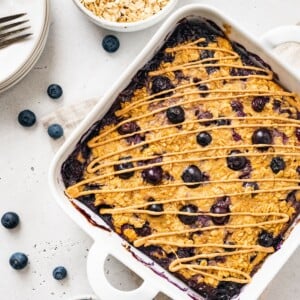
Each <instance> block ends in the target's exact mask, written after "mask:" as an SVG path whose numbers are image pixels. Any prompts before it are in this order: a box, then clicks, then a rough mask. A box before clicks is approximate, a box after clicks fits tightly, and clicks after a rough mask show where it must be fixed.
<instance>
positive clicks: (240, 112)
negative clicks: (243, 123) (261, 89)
mask: <svg viewBox="0 0 300 300" xmlns="http://www.w3.org/2000/svg"><path fill="white" fill-rule="evenodd" d="M230 105H231V108H232V110H233V111H234V112H236V113H237V116H238V117H245V116H246V114H245V112H244V105H243V103H242V102H241V101H238V100H232V101H231V103H230Z"/></svg>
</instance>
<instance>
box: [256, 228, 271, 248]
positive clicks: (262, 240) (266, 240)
mask: <svg viewBox="0 0 300 300" xmlns="http://www.w3.org/2000/svg"><path fill="white" fill-rule="evenodd" d="M273 241H274V239H273V235H272V233H270V232H268V231H265V230H263V231H262V232H261V233H260V234H259V236H258V243H259V245H261V246H263V247H271V246H272V245H273Z"/></svg>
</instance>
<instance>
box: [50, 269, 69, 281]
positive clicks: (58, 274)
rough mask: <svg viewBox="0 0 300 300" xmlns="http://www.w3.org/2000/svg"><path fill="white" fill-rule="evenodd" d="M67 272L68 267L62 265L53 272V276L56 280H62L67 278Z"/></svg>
mask: <svg viewBox="0 0 300 300" xmlns="http://www.w3.org/2000/svg"><path fill="white" fill-rule="evenodd" d="M67 274H68V273H67V270H66V268H65V267H62V266H59V267H56V268H55V269H54V270H53V272H52V275H53V278H54V279H56V280H62V279H64V278H66V277H67Z"/></svg>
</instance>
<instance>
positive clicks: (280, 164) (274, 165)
mask: <svg viewBox="0 0 300 300" xmlns="http://www.w3.org/2000/svg"><path fill="white" fill-rule="evenodd" d="M270 167H271V169H272V171H273V173H274V174H277V173H279V172H280V171H282V170H284V169H285V162H284V160H283V159H282V158H281V157H278V156H277V157H273V158H272V161H271V163H270Z"/></svg>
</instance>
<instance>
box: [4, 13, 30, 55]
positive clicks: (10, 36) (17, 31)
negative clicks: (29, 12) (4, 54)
mask: <svg viewBox="0 0 300 300" xmlns="http://www.w3.org/2000/svg"><path fill="white" fill-rule="evenodd" d="M25 15H26V13H21V14H15V15H11V16H7V17H2V18H0V49H1V48H4V47H7V46H9V45H11V44H14V43H16V42H19V41H22V40H24V39H26V38H27V37H29V36H30V35H32V33H26V30H27V29H29V28H30V26H25V27H21V26H20V25H22V24H25V23H27V22H28V21H29V20H28V19H26V20H22V21H16V22H11V21H15V20H17V19H19V18H21V17H23V16H25Z"/></svg>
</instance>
